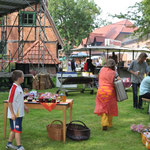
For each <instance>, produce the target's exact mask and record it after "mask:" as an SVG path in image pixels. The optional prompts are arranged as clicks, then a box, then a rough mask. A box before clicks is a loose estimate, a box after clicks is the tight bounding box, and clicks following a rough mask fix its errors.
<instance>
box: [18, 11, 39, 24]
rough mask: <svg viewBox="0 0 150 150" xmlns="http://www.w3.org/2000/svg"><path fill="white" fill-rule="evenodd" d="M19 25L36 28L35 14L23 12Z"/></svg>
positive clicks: (20, 15)
mask: <svg viewBox="0 0 150 150" xmlns="http://www.w3.org/2000/svg"><path fill="white" fill-rule="evenodd" d="M19 23H20V25H22V26H34V25H36V14H35V12H29V11H21V12H20V14H19Z"/></svg>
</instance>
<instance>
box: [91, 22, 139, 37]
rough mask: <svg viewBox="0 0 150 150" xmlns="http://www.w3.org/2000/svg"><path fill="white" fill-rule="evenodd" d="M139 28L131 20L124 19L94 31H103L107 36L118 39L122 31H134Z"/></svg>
mask: <svg viewBox="0 0 150 150" xmlns="http://www.w3.org/2000/svg"><path fill="white" fill-rule="evenodd" d="M136 29H137V28H133V24H132V23H131V22H130V21H129V20H123V21H120V22H117V23H113V24H110V25H107V26H104V27H100V28H97V29H95V30H94V31H93V33H101V34H102V35H103V36H104V37H105V38H109V39H114V40H115V39H116V38H117V37H118V35H119V34H120V33H121V32H127V33H133V32H134V31H135V30H136Z"/></svg>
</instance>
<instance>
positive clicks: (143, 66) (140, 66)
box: [128, 53, 149, 109]
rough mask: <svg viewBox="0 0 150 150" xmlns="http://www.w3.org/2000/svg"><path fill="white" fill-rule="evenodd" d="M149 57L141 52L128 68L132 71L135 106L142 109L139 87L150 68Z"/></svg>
mask: <svg viewBox="0 0 150 150" xmlns="http://www.w3.org/2000/svg"><path fill="white" fill-rule="evenodd" d="M147 57H148V56H147V54H146V53H141V54H140V55H139V57H138V59H137V60H133V61H132V62H131V64H130V66H129V68H128V71H129V72H130V73H131V82H132V91H133V107H134V108H135V109H137V108H139V109H142V108H141V105H140V104H139V103H138V87H139V86H140V83H141V81H142V80H143V78H144V74H145V73H148V70H149V68H148V65H147V63H146V62H145V60H146V58H147Z"/></svg>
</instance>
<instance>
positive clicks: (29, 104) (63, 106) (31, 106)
mask: <svg viewBox="0 0 150 150" xmlns="http://www.w3.org/2000/svg"><path fill="white" fill-rule="evenodd" d="M72 104H73V100H72V99H67V100H66V103H58V104H57V105H56V106H55V107H54V110H62V111H63V141H64V142H65V141H66V110H67V109H68V108H70V121H72ZM25 105H26V106H27V107H28V108H29V109H45V108H44V106H43V105H41V104H40V103H39V102H25ZM7 109H8V101H7V100H5V101H4V138H6V126H7ZM46 111H47V110H46Z"/></svg>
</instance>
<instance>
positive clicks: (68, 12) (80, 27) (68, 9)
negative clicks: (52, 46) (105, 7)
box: [48, 0, 101, 49]
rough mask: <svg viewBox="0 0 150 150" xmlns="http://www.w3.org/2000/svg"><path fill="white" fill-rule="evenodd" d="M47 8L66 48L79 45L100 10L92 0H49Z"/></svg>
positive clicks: (89, 30)
mask: <svg viewBox="0 0 150 150" xmlns="http://www.w3.org/2000/svg"><path fill="white" fill-rule="evenodd" d="M48 8H49V11H50V14H51V15H52V17H53V19H54V22H55V24H56V26H57V29H58V30H59V32H60V34H61V36H62V38H63V39H64V40H65V43H66V46H65V48H66V49H68V48H70V47H71V48H72V47H73V46H74V45H76V46H77V45H79V44H80V43H81V40H82V39H83V38H85V37H87V36H88V34H89V33H90V32H91V31H92V30H93V29H94V28H95V23H94V21H95V19H96V16H97V15H99V14H100V10H101V9H100V8H99V7H98V6H97V5H96V4H95V3H94V1H93V0H91V1H89V0H49V7H48ZM68 45H69V46H68Z"/></svg>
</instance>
